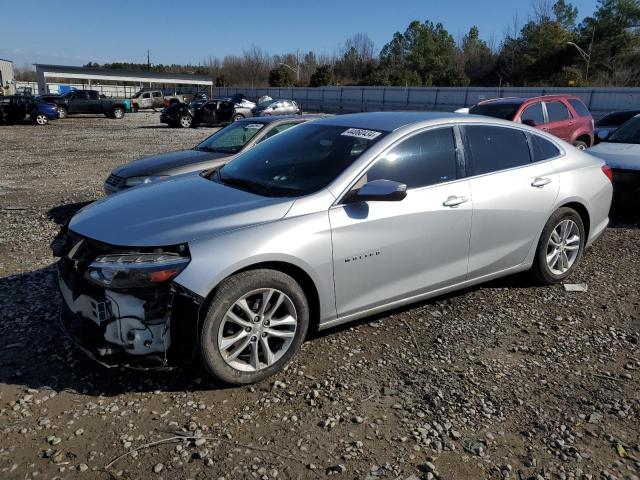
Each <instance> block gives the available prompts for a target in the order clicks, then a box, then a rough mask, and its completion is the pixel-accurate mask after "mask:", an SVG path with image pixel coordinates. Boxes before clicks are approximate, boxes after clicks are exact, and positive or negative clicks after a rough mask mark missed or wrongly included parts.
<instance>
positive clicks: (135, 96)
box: [131, 90, 143, 98]
mask: <svg viewBox="0 0 640 480" xmlns="http://www.w3.org/2000/svg"><path fill="white" fill-rule="evenodd" d="M142 93H143V92H142V90H140V91H139V92H136V93H135V94H134V95H133V96H132V97H131V98H138V97H140V95H142Z"/></svg>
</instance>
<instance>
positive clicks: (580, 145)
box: [573, 140, 589, 151]
mask: <svg viewBox="0 0 640 480" xmlns="http://www.w3.org/2000/svg"><path fill="white" fill-rule="evenodd" d="M573 146H574V147H576V148H577V149H578V150H582V151H584V150H586V149H587V148H589V145H587V143H586V142H583V141H582V140H576V141H575V142H573Z"/></svg>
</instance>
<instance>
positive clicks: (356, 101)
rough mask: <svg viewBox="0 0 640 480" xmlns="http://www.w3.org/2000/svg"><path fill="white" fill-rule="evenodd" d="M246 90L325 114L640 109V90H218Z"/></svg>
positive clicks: (225, 91)
mask: <svg viewBox="0 0 640 480" xmlns="http://www.w3.org/2000/svg"><path fill="white" fill-rule="evenodd" d="M237 92H240V93H244V94H245V95H247V96H248V97H249V98H251V99H256V98H258V97H261V96H263V95H269V96H271V97H273V98H288V99H292V100H295V101H296V102H297V103H298V104H299V105H300V106H301V108H302V109H303V110H304V111H308V112H325V113H348V112H367V111H380V110H442V111H453V110H455V109H457V108H460V107H465V106H470V105H474V104H476V103H478V102H479V101H481V100H487V99H490V98H496V97H537V96H540V95H550V94H570V95H575V96H577V97H580V98H581V99H582V100H583V101H584V102H585V104H586V105H587V106H588V107H589V109H590V110H591V111H592V113H593V115H594V116H595V117H596V118H598V117H601V116H603V115H604V114H605V113H607V112H610V111H612V110H625V109H630V108H640V88H546V87H517V88H498V87H487V88H482V87H468V88H464V87H424V88H423V87H411V88H403V87H322V88H235V87H220V88H214V94H215V95H217V96H221V97H225V96H231V95H233V94H234V93H237Z"/></svg>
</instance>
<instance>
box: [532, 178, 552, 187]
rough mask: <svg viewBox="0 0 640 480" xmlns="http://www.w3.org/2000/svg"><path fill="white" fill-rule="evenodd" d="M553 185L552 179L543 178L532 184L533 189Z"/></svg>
mask: <svg viewBox="0 0 640 480" xmlns="http://www.w3.org/2000/svg"><path fill="white" fill-rule="evenodd" d="M549 183H551V179H550V178H543V177H538V178H536V179H535V180H534V181H533V182H531V186H532V187H537V188H542V187H544V186H545V185H547V184H549Z"/></svg>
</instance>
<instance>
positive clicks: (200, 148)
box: [196, 147, 237, 154]
mask: <svg viewBox="0 0 640 480" xmlns="http://www.w3.org/2000/svg"><path fill="white" fill-rule="evenodd" d="M196 150H199V151H204V152H212V153H231V154H233V153H236V152H237V150H235V149H234V150H225V149H223V148H213V147H196Z"/></svg>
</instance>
